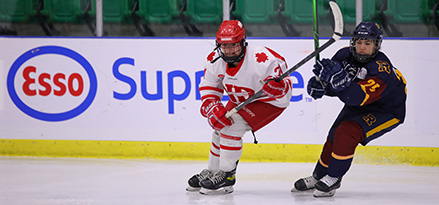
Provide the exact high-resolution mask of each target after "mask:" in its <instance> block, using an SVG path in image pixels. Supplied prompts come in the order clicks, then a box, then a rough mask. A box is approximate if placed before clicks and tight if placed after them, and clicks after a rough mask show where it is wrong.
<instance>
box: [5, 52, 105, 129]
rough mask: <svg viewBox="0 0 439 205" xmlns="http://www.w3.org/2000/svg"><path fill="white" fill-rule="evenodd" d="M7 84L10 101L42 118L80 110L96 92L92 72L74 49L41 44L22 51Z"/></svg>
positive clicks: (61, 118) (52, 118) (59, 117)
mask: <svg viewBox="0 0 439 205" xmlns="http://www.w3.org/2000/svg"><path fill="white" fill-rule="evenodd" d="M7 87H8V92H9V96H10V97H11V99H12V101H13V102H14V104H15V105H16V106H17V107H18V108H19V109H20V110H21V111H23V112H24V113H26V114H27V115H29V116H31V117H34V118H36V119H39V120H44V121H64V120H68V119H71V118H74V117H76V116H78V115H79V114H81V113H83V112H84V111H85V110H86V109H87V108H88V107H89V106H90V105H91V103H92V102H93V100H94V98H95V96H96V91H97V80H96V74H95V72H94V70H93V67H92V66H91V65H90V63H89V62H88V61H87V60H86V59H85V58H84V57H83V56H81V55H80V54H78V53H77V52H75V51H73V50H70V49H68V48H64V47H59V46H42V47H37V48H34V49H31V50H29V51H27V52H25V53H24V54H22V55H21V56H20V57H18V59H17V60H16V61H15V62H14V63H13V64H12V66H11V69H10V70H9V73H8V78H7Z"/></svg>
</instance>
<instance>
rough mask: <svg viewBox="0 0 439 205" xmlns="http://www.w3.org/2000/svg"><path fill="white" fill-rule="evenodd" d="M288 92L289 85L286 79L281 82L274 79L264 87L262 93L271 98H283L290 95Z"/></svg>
mask: <svg viewBox="0 0 439 205" xmlns="http://www.w3.org/2000/svg"><path fill="white" fill-rule="evenodd" d="M288 90H289V87H288V84H287V83H285V80H284V79H282V80H281V81H279V82H276V81H275V80H274V79H272V80H270V81H269V82H268V83H265V84H264V86H263V87H262V92H264V94H265V95H267V96H268V97H271V98H282V97H283V96H285V95H286V94H287V93H288Z"/></svg>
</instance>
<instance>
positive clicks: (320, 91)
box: [306, 76, 325, 100]
mask: <svg viewBox="0 0 439 205" xmlns="http://www.w3.org/2000/svg"><path fill="white" fill-rule="evenodd" d="M306 91H308V94H309V95H310V96H311V97H312V98H314V100H317V99H319V98H322V97H323V95H325V88H324V87H323V86H322V83H321V82H319V81H317V79H316V77H315V76H313V77H311V78H310V79H309V81H308V85H307V87H306Z"/></svg>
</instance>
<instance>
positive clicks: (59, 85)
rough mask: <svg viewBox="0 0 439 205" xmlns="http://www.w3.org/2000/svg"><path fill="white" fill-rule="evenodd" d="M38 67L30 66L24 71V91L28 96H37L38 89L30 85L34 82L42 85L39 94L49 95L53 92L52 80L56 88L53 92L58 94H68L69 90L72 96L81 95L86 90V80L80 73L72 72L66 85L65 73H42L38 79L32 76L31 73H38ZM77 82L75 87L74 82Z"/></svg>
mask: <svg viewBox="0 0 439 205" xmlns="http://www.w3.org/2000/svg"><path fill="white" fill-rule="evenodd" d="M36 72H37V69H36V68H35V67H34V66H28V67H26V68H25V69H24V71H23V78H24V83H23V92H24V93H25V94H26V95H28V96H35V95H37V90H32V89H31V88H30V87H31V85H32V84H36V83H38V84H39V85H40V86H42V89H39V90H38V94H39V95H41V96H48V95H50V93H52V86H51V85H50V83H49V82H50V81H51V80H52V82H53V85H54V88H53V94H54V95H56V96H63V95H64V94H66V92H67V90H68V91H69V93H70V94H71V95H72V96H75V97H77V96H80V95H81V94H82V92H83V91H84V80H83V79H82V77H81V75H79V74H78V73H72V74H71V75H70V76H69V77H68V78H67V85H65V84H64V83H63V82H62V81H61V80H64V81H65V80H66V75H65V74H63V73H57V74H55V75H54V76H53V79H52V76H51V75H50V74H49V73H41V74H40V75H39V76H38V77H37V79H38V81H37V80H36V79H34V78H31V76H30V74H31V73H36ZM75 82H77V87H76V89H75V86H74V83H75Z"/></svg>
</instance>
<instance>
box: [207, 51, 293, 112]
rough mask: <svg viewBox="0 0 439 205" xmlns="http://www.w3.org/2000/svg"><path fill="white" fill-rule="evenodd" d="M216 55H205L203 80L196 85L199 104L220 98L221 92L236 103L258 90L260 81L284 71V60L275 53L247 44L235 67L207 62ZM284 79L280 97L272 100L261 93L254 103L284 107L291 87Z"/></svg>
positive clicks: (220, 62) (224, 63) (287, 102)
mask: <svg viewBox="0 0 439 205" xmlns="http://www.w3.org/2000/svg"><path fill="white" fill-rule="evenodd" d="M218 56H219V54H218V53H217V52H215V51H214V52H212V53H210V54H209V55H208V56H207V59H206V64H205V66H204V77H203V78H202V80H201V83H200V93H201V100H202V101H204V100H205V99H209V98H215V99H221V98H222V96H223V93H224V91H225V92H226V93H227V95H228V96H229V98H230V101H232V102H233V103H235V104H240V103H241V102H244V101H245V100H246V99H247V98H249V97H250V96H252V95H253V94H255V93H256V92H258V91H259V90H261V89H262V86H263V85H264V80H266V79H268V78H275V77H278V76H280V75H282V74H283V73H284V72H286V70H287V69H288V68H287V63H286V61H285V59H284V58H283V57H282V56H280V55H279V54H277V53H276V52H275V51H273V50H271V49H269V48H267V47H262V46H257V45H252V44H248V46H247V47H246V51H245V56H244V58H243V60H241V62H240V63H239V65H238V66H236V67H235V68H229V67H228V65H227V63H226V62H225V61H224V60H222V59H218V60H217V61H215V62H214V63H211V62H212V60H214V59H216V58H217V57H218ZM285 80H286V82H287V85H288V86H289V89H288V93H287V94H286V95H285V96H284V97H282V98H279V99H275V98H270V97H268V96H266V95H264V94H262V95H261V96H260V97H259V98H257V99H256V100H257V101H260V102H265V103H269V104H272V105H274V106H276V107H280V108H285V107H287V106H288V105H289V103H290V99H291V95H292V93H291V90H292V84H291V80H290V78H289V77H287V78H285Z"/></svg>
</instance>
